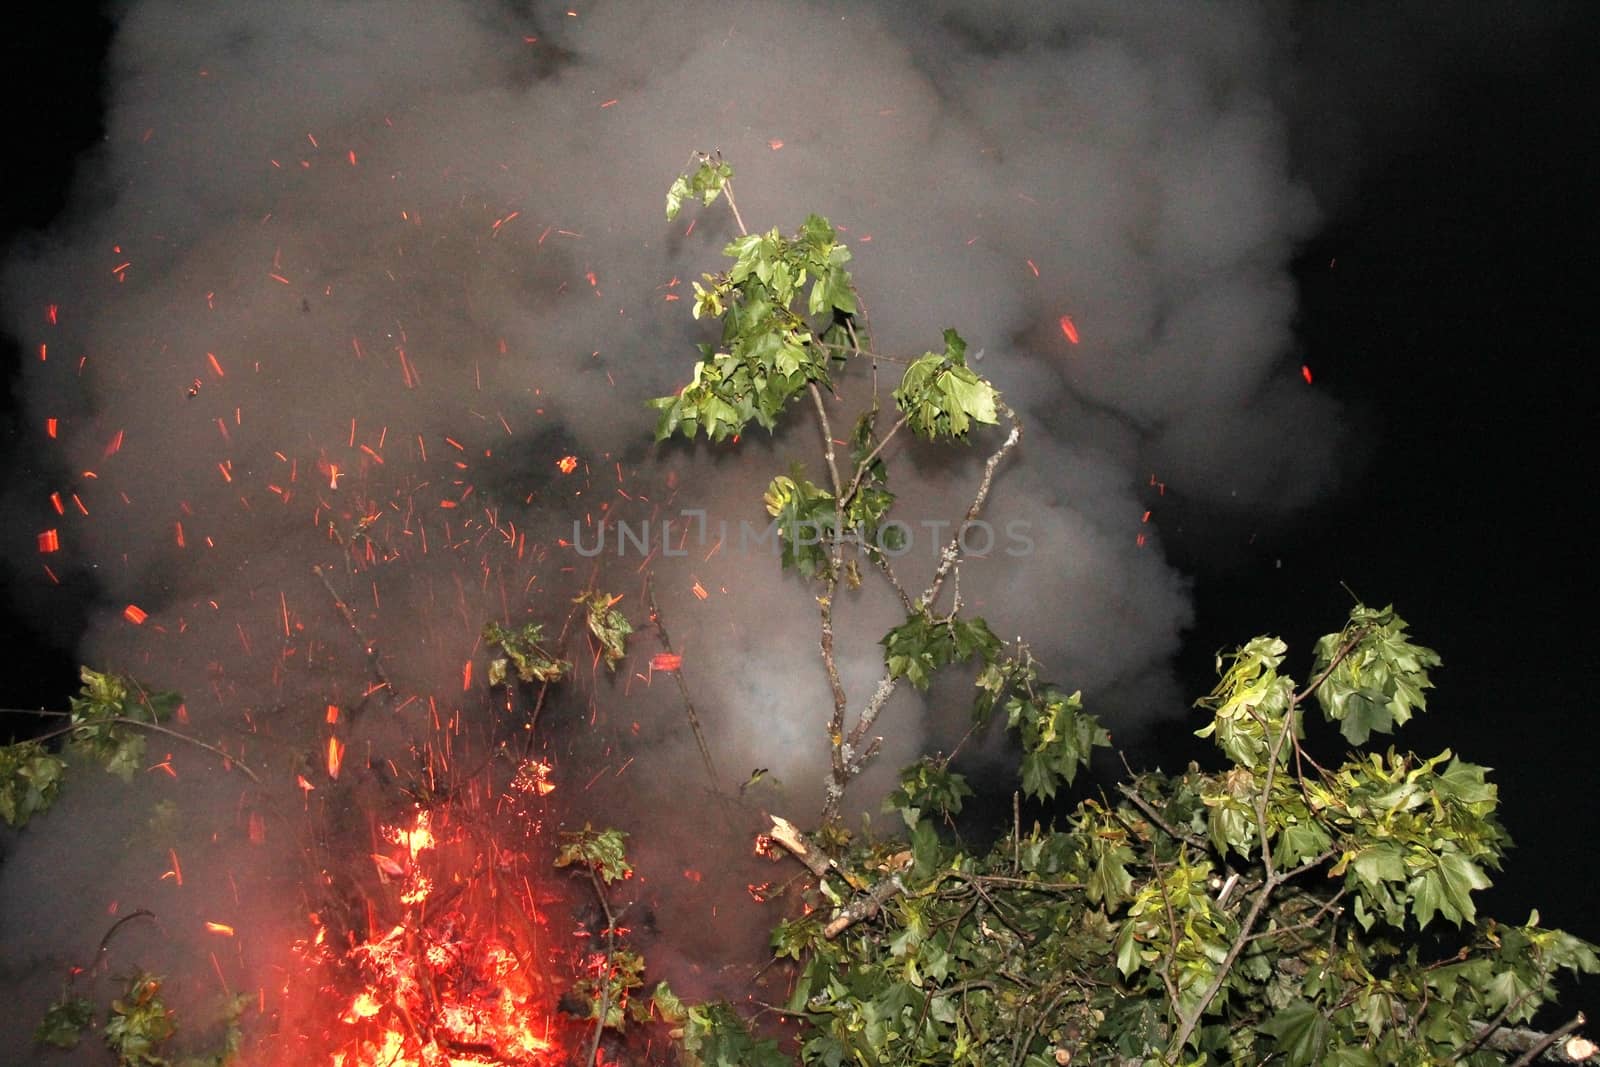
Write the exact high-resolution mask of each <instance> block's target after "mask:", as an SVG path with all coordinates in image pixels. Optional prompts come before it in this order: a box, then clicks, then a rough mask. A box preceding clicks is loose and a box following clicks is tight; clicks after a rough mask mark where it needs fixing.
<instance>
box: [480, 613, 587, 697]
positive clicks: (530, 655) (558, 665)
mask: <svg viewBox="0 0 1600 1067" xmlns="http://www.w3.org/2000/svg"><path fill="white" fill-rule="evenodd" d="M543 640H544V627H543V626H542V625H540V624H539V623H536V622H530V623H526V624H524V625H523V626H521V627H519V628H518V629H516V630H506V629H502V628H501V627H500V625H499V624H498V623H493V622H491V623H488V624H487V625H485V626H484V628H483V643H484V644H486V645H490V646H498V647H499V648H500V650H501V651H503V652H504V653H505V654H506V658H508V659H510V661H511V662H512V663H514V664H516V667H517V677H518V678H520V679H522V681H524V682H558V681H560V680H561V678H562V676H563V675H565V674H566V673H567V671H568V670H570V669H571V667H572V665H571V664H570V663H568V662H567V661H566V660H563V659H556V658H555V657H554V656H552V655H551V654H550V653H549V652H547V651H546V650H545V648H544V646H543V645H542V644H541V643H540V642H541V641H543ZM505 680H506V660H505V659H496V660H491V661H490V663H489V684H490V685H491V686H495V685H501V684H503V683H504V682H505Z"/></svg>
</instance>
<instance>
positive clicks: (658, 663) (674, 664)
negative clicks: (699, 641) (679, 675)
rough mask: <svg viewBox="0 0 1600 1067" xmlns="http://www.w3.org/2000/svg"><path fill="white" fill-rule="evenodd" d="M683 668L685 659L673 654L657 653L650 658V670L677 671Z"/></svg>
mask: <svg viewBox="0 0 1600 1067" xmlns="http://www.w3.org/2000/svg"><path fill="white" fill-rule="evenodd" d="M681 666H683V657H682V656H680V655H677V654H676V653H673V652H657V653H656V654H655V655H654V656H651V657H650V669H651V670H653V671H675V670H677V669H678V668H679V667H681Z"/></svg>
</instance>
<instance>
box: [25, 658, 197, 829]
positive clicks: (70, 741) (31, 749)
mask: <svg viewBox="0 0 1600 1067" xmlns="http://www.w3.org/2000/svg"><path fill="white" fill-rule="evenodd" d="M79 677H80V678H81V679H82V682H83V686H82V688H81V689H80V690H79V692H78V695H77V696H75V697H73V698H72V700H71V705H70V707H71V710H69V711H67V712H59V711H53V712H40V713H39V714H42V715H47V716H50V717H52V718H57V719H61V720H63V721H64V725H63V726H61V727H60V728H59V729H56V730H53V731H51V732H50V733H49V734H47V735H46V736H45V737H43V738H39V739H36V740H31V741H19V742H16V743H14V744H10V745H0V819H4V820H5V821H6V823H7V824H8V825H11V826H23V825H26V823H27V822H28V820H29V819H31V818H33V816H35V815H38V814H40V813H42V812H44V811H47V810H49V808H50V805H51V804H53V803H54V802H55V799H56V796H57V794H58V793H59V792H60V789H61V781H62V777H63V776H64V775H65V773H66V766H67V765H66V761H64V760H63V759H61V758H60V757H59V756H56V755H55V754H54V753H52V752H51V751H50V750H49V749H48V748H47V747H46V746H45V743H44V742H45V741H47V740H49V739H50V738H56V737H61V738H64V739H65V745H66V748H67V749H68V750H69V751H71V752H73V753H76V754H78V755H81V756H84V757H86V758H88V759H91V760H94V761H96V762H98V763H99V764H100V765H101V766H103V767H105V769H106V770H107V771H108V772H110V773H111V774H114V775H116V776H117V777H118V778H121V779H122V780H123V781H125V782H128V781H132V780H133V775H134V772H135V771H138V770H141V769H143V767H144V753H145V737H144V735H145V731H146V730H148V729H149V728H151V727H156V726H159V724H160V723H162V722H163V721H165V720H166V719H169V718H171V717H172V714H173V712H174V711H176V710H177V708H178V706H179V705H180V704H181V703H182V702H183V699H182V698H181V697H180V696H179V695H178V694H177V693H171V692H160V691H152V690H149V689H146V688H145V687H144V686H142V685H140V684H139V683H138V682H135V681H133V680H132V679H130V678H127V677H124V676H123V675H120V674H110V673H102V672H100V671H95V670H90V669H89V668H88V667H82V668H79Z"/></svg>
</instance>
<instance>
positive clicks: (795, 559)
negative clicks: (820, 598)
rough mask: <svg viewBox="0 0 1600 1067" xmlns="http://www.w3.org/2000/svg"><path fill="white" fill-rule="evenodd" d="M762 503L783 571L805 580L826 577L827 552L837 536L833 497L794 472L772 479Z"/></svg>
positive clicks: (829, 565)
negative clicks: (774, 532)
mask: <svg viewBox="0 0 1600 1067" xmlns="http://www.w3.org/2000/svg"><path fill="white" fill-rule="evenodd" d="M762 502H763V503H764V504H765V505H766V507H767V514H768V515H771V516H772V518H773V520H774V525H775V526H776V527H777V534H778V543H779V545H780V546H781V551H780V556H779V558H780V560H781V561H782V564H783V567H784V569H785V570H788V569H793V570H797V571H799V572H800V574H801V575H802V576H804V577H806V578H814V577H816V576H817V575H819V574H826V573H828V572H829V570H830V568H831V563H830V558H831V557H830V555H829V550H830V549H831V548H832V546H833V539H834V534H835V533H836V532H837V531H835V529H834V518H835V515H836V511H835V501H834V497H833V494H832V493H830V492H828V491H827V490H826V489H823V488H822V487H821V486H819V485H815V484H813V483H812V482H810V481H807V480H806V478H805V475H804V474H803V472H801V471H800V470H798V469H796V470H795V471H793V472H792V473H791V474H789V475H782V474H780V475H778V476H777V477H776V478H774V479H772V482H771V484H769V485H768V486H767V491H766V493H765V494H764V495H763V497H762Z"/></svg>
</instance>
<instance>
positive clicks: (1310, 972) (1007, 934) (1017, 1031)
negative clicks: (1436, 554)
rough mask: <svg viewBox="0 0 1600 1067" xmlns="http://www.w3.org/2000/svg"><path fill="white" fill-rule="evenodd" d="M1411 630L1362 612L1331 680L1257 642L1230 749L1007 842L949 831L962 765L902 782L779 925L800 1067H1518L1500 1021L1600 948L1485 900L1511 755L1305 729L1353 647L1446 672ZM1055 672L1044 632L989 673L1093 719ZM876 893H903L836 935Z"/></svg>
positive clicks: (1014, 690)
mask: <svg viewBox="0 0 1600 1067" xmlns="http://www.w3.org/2000/svg"><path fill="white" fill-rule="evenodd" d="M1403 625H1404V624H1403V623H1401V622H1400V621H1399V620H1398V619H1396V618H1394V617H1393V614H1392V611H1390V610H1389V609H1385V613H1372V612H1369V611H1368V610H1367V609H1365V608H1361V607H1358V608H1357V609H1356V610H1355V611H1354V612H1353V613H1352V619H1351V623H1350V625H1348V626H1347V627H1346V628H1345V629H1343V630H1341V631H1340V632H1339V633H1338V634H1334V635H1331V638H1330V639H1325V641H1324V643H1322V644H1321V645H1320V646H1319V647H1320V648H1323V649H1326V650H1327V651H1326V652H1325V653H1319V655H1318V660H1317V674H1318V677H1319V679H1320V681H1318V682H1315V683H1313V685H1311V686H1309V687H1307V690H1305V691H1297V690H1296V688H1295V684H1294V682H1293V680H1292V679H1290V678H1288V677H1287V676H1285V675H1283V674H1282V673H1281V666H1282V661H1283V658H1284V654H1285V652H1286V649H1285V648H1284V646H1283V644H1282V642H1280V641H1277V640H1276V639H1274V638H1258V639H1256V640H1254V641H1251V642H1247V643H1246V644H1245V645H1244V646H1242V647H1241V648H1239V649H1238V650H1236V651H1235V652H1234V653H1232V654H1230V655H1228V656H1226V657H1221V658H1219V671H1220V674H1221V677H1220V678H1219V682H1218V685H1217V687H1216V689H1215V690H1214V691H1213V693H1212V694H1211V695H1210V696H1209V697H1207V698H1206V699H1205V700H1203V701H1201V702H1200V706H1201V707H1202V708H1203V709H1204V711H1205V713H1207V714H1208V715H1209V719H1210V721H1209V722H1208V723H1207V725H1206V726H1205V727H1203V728H1202V730H1201V733H1203V734H1204V735H1205V736H1208V737H1211V738H1212V739H1213V740H1214V741H1215V742H1216V744H1217V746H1218V750H1219V752H1220V754H1221V755H1222V756H1223V760H1224V762H1223V765H1222V766H1221V767H1219V768H1218V769H1216V770H1209V771H1208V770H1202V769H1201V768H1199V767H1198V766H1196V765H1191V766H1190V767H1189V768H1188V769H1187V770H1186V771H1185V772H1184V773H1182V774H1180V775H1177V776H1167V775H1163V774H1161V773H1160V772H1155V771H1152V772H1146V773H1143V774H1139V775H1136V776H1134V777H1133V778H1132V779H1131V780H1130V781H1128V782H1126V783H1124V785H1123V787H1122V790H1121V792H1120V794H1119V799H1118V801H1117V802H1116V803H1110V802H1107V801H1105V800H1104V799H1085V800H1083V801H1081V802H1080V803H1079V804H1078V805H1077V807H1076V809H1075V810H1074V811H1073V812H1072V813H1071V814H1070V815H1068V816H1067V817H1066V818H1065V819H1063V820H1062V821H1061V823H1060V824H1059V825H1045V824H1041V823H1035V824H1034V825H1033V826H1032V828H1031V829H1029V830H1027V831H1026V832H1024V831H1023V830H1022V828H1021V827H1018V828H1017V830H1016V832H1014V833H1012V834H1010V835H1007V836H1005V837H1003V838H1001V839H1000V840H998V841H997V842H995V844H994V845H993V847H992V848H990V849H988V850H978V851H974V850H972V849H970V848H969V847H967V846H965V845H964V844H963V843H962V842H961V840H960V839H959V838H958V837H956V836H955V835H954V834H953V833H951V832H950V831H949V830H941V829H940V823H942V822H945V821H947V819H948V818H949V817H950V816H953V815H955V814H957V813H959V812H960V810H961V806H962V801H963V799H964V798H966V797H967V796H969V795H970V787H968V786H967V785H966V783H965V781H964V780H963V779H962V778H961V776H960V775H958V774H956V773H954V772H951V771H950V770H949V769H948V767H946V766H945V765H943V764H942V763H939V762H937V761H927V760H925V761H922V762H921V763H919V764H916V765H913V766H912V767H910V768H907V770H906V771H905V772H903V773H902V775H901V779H900V786H899V788H897V789H896V790H895V791H894V792H893V793H891V794H890V797H889V801H888V806H889V807H890V808H891V809H892V810H894V811H895V812H897V813H898V814H899V815H900V818H901V821H902V822H903V823H904V825H905V827H906V828H907V831H908V833H907V836H906V837H905V838H904V839H899V840H897V839H893V838H888V839H881V840H862V841H858V842H855V843H853V844H852V845H851V846H850V847H849V848H848V850H846V851H845V852H844V853H842V854H841V855H840V856H838V857H836V863H837V865H838V866H837V870H838V872H839V873H838V875H837V877H835V876H833V875H829V876H827V877H824V878H821V879H819V880H818V883H817V885H816V887H815V889H814V891H813V894H812V896H811V897H810V898H809V900H808V905H807V907H808V910H807V911H806V912H805V913H803V914H800V915H797V916H795V917H792V918H790V919H787V920H784V921H783V922H780V923H779V925H778V926H777V927H776V928H775V930H774V933H773V942H772V943H773V949H774V953H775V955H777V956H778V957H780V958H782V959H785V960H788V961H791V962H792V966H793V967H794V968H795V973H796V977H795V985H794V993H793V996H792V997H791V999H790V1000H789V1002H788V1003H787V1004H786V1005H785V1006H784V1008H785V1010H786V1011H787V1012H790V1013H792V1014H793V1016H794V1017H796V1018H798V1019H799V1020H801V1022H802V1023H803V1024H804V1036H803V1037H802V1039H801V1042H800V1049H799V1058H800V1061H801V1062H803V1063H808V1064H827V1065H842V1064H890V1063H893V1064H902V1063H904V1064H930V1065H931V1064H936V1063H939V1064H947V1063H966V1064H993V1063H1013V1064H1015V1063H1023V1064H1030V1065H1031V1064H1039V1065H1043V1064H1050V1063H1061V1062H1072V1063H1117V1064H1156V1063H1210V1064H1218V1063H1241V1064H1250V1063H1266V1062H1268V1061H1271V1062H1274V1063H1284V1064H1289V1065H1305V1067H1309V1065H1315V1064H1328V1063H1332V1064H1349V1065H1361V1067H1380V1065H1388V1064H1418V1065H1421V1064H1429V1065H1435V1064H1436V1065H1444V1064H1449V1063H1463V1064H1469V1065H1488V1064H1499V1063H1504V1062H1506V1055H1505V1053H1503V1052H1501V1051H1499V1050H1498V1048H1497V1046H1496V1045H1495V1044H1494V1041H1493V1040H1492V1038H1493V1036H1494V1030H1495V1028H1497V1027H1500V1026H1504V1025H1508V1024H1516V1023H1522V1022H1526V1021H1527V1020H1529V1019H1531V1018H1532V1017H1533V1015H1534V1013H1535V1012H1536V1011H1537V1010H1538V1009H1539V1008H1540V1007H1541V1006H1542V1005H1544V1004H1546V1003H1548V1002H1550V1000H1551V998H1552V997H1553V996H1554V992H1553V982H1554V980H1555V978H1556V976H1557V975H1558V974H1559V973H1562V972H1565V973H1569V974H1577V973H1595V972H1596V971H1600V959H1597V956H1596V949H1595V947H1594V946H1592V945H1589V944H1587V943H1585V942H1583V941H1581V940H1580V939H1578V938H1575V937H1572V936H1571V935H1569V934H1566V933H1563V932H1561V931H1559V930H1547V929H1544V928H1543V927H1541V926H1540V924H1539V920H1538V916H1537V915H1536V914H1535V915H1534V916H1533V917H1531V918H1530V919H1529V921H1528V922H1527V923H1525V924H1522V925H1506V924H1502V923H1497V922H1495V921H1493V920H1487V919H1480V918H1479V917H1478V915H1477V911H1476V908H1475V906H1474V903H1473V894H1474V893H1476V892H1477V891H1478V890H1480V889H1482V888H1484V887H1486V886H1487V885H1488V872H1489V871H1492V870H1493V869H1495V868H1496V867H1498V865H1499V862H1500V859H1501V857H1502V855H1503V853H1504V850H1505V848H1506V847H1507V845H1508V844H1509V842H1508V840H1507V838H1506V836H1505V833H1504V831H1503V830H1502V829H1501V828H1500V826H1499V824H1498V822H1497V821H1496V819H1495V807H1496V803H1497V801H1498V796H1497V792H1496V790H1495V787H1494V786H1493V784H1492V783H1490V782H1489V780H1488V778H1487V774H1486V770H1485V768H1482V767H1479V766H1476V765H1474V764H1471V763H1468V762H1466V761H1464V760H1461V759H1459V758H1458V757H1456V756H1454V755H1453V754H1452V753H1450V752H1448V751H1446V752H1442V753H1439V754H1438V755H1436V756H1433V757H1428V758H1422V757H1418V756H1415V755H1412V754H1401V753H1398V752H1396V751H1394V750H1393V749H1390V750H1388V751H1385V752H1362V751H1353V752H1350V753H1349V754H1348V755H1347V756H1346V757H1345V758H1344V760H1343V761H1341V762H1340V763H1338V764H1337V765H1336V766H1331V767H1329V768H1323V767H1321V766H1319V765H1317V764H1316V763H1315V762H1314V761H1313V760H1312V757H1311V754H1310V752H1309V751H1307V750H1306V749H1305V747H1304V745H1305V743H1306V742H1305V738H1304V737H1303V729H1304V725H1305V724H1304V723H1303V721H1302V718H1301V716H1300V710H1301V705H1302V703H1304V702H1307V701H1309V699H1310V697H1311V696H1312V695H1313V694H1315V693H1317V691H1318V688H1319V686H1321V685H1327V684H1329V683H1330V681H1331V680H1332V679H1334V678H1337V677H1339V676H1340V675H1339V670H1338V666H1339V663H1340V662H1342V661H1345V660H1349V659H1351V658H1352V657H1353V656H1354V655H1355V654H1356V653H1357V652H1360V653H1361V654H1362V662H1363V673H1362V675H1361V678H1362V679H1363V680H1365V681H1367V682H1368V683H1369V684H1370V680H1371V679H1372V678H1374V677H1389V678H1395V677H1400V676H1403V675H1404V674H1405V672H1406V671H1407V670H1409V669H1410V667H1409V665H1410V664H1412V663H1416V664H1418V665H1422V664H1425V663H1427V664H1436V663H1437V657H1435V656H1434V655H1433V654H1432V653H1431V652H1428V651H1427V650H1422V649H1418V648H1416V647H1415V646H1411V645H1410V644H1409V642H1397V641H1394V640H1392V639H1391V638H1390V637H1385V636H1383V635H1385V634H1387V635H1392V634H1394V633H1395V632H1396V630H1397V629H1403ZM1374 633H1377V634H1378V635H1379V636H1378V638H1377V639H1374V636H1373V635H1374ZM1369 651H1371V652H1372V654H1371V655H1370V656H1368V655H1367V653H1368V652H1369ZM1330 668H1331V669H1330ZM1034 673H1035V670H1034V666H1033V663H1032V661H1031V659H1030V658H1029V657H1028V656H1027V653H1026V650H1025V649H1022V650H1018V651H1017V652H1016V653H1014V654H1013V655H1010V656H1001V657H997V658H996V659H995V660H994V662H993V663H991V664H989V665H988V666H986V667H985V669H984V671H983V672H982V674H981V675H980V684H979V691H980V694H982V696H981V698H980V705H987V707H988V708H989V709H990V710H992V709H993V708H996V707H1007V708H1010V707H1012V706H1013V705H1017V706H1020V707H1021V708H1022V709H1024V710H1022V711H1021V712H1020V713H1012V714H1013V717H1015V718H1017V719H1019V720H1020V722H1019V728H1020V729H1021V730H1022V731H1023V737H1024V747H1025V748H1026V747H1027V745H1028V744H1030V743H1032V742H1030V741H1029V733H1028V731H1029V727H1028V726H1027V723H1028V722H1029V721H1030V720H1031V721H1033V722H1035V723H1044V722H1045V721H1046V720H1045V718H1043V716H1045V715H1047V714H1049V713H1051V712H1050V709H1052V708H1055V709H1057V710H1056V711H1055V712H1054V714H1058V715H1059V714H1061V713H1062V712H1063V711H1064V710H1065V709H1067V708H1071V709H1072V716H1073V717H1074V720H1076V719H1077V717H1078V716H1080V715H1081V717H1082V721H1085V722H1089V723H1092V722H1093V720H1092V718H1091V717H1089V716H1087V715H1086V714H1084V713H1081V711H1079V710H1078V709H1077V701H1076V699H1075V698H1067V697H1064V696H1063V695H1062V694H1061V693H1060V692H1059V690H1056V689H1054V688H1053V687H1050V686H1048V685H1044V684H1041V683H1039V682H1037V680H1036V679H1035V678H1034V677H1033V674H1034ZM1318 703H1321V700H1320V699H1319V701H1318ZM1330 703H1332V702H1331V701H1330ZM1346 706H1348V704H1346ZM1324 707H1325V709H1326V707H1327V705H1324ZM1334 708H1335V711H1327V710H1325V714H1324V718H1325V720H1326V721H1327V722H1329V723H1330V724H1334V725H1337V724H1339V723H1341V722H1342V721H1343V720H1341V719H1339V718H1337V717H1336V710H1337V705H1334ZM980 710H982V708H981V707H980ZM1036 729H1037V730H1038V734H1037V735H1036V738H1037V737H1042V736H1044V734H1045V733H1047V732H1048V731H1047V730H1046V729H1044V727H1043V726H1039V727H1036ZM1077 729H1079V727H1077V726H1076V725H1075V726H1074V728H1073V730H1069V731H1068V732H1069V733H1071V732H1074V731H1075V730H1077ZM1057 732H1059V729H1058V731H1057ZM1078 736H1079V738H1080V740H1079V741H1077V742H1075V745H1076V746H1077V747H1080V748H1083V749H1084V750H1085V754H1086V752H1087V749H1088V748H1089V747H1092V744H1085V743H1084V742H1083V741H1082V739H1081V738H1082V735H1081V734H1079V735H1078ZM1023 773H1024V784H1025V785H1026V778H1027V772H1026V770H1024V772H1023ZM1029 791H1030V792H1031V793H1034V794H1035V795H1048V794H1044V792H1043V789H1042V787H1040V786H1039V785H1037V784H1036V785H1035V787H1034V788H1033V789H1031V790H1029ZM891 879H892V880H894V884H893V885H888V884H887V883H888V882H889V881H890V880H891ZM863 893H867V894H871V895H874V896H882V898H883V903H882V906H881V908H879V909H878V910H877V911H876V912H873V913H872V914H871V916H870V917H869V918H868V919H866V920H865V921H861V922H858V923H856V924H854V925H852V926H850V927H848V928H847V929H846V930H845V932H844V933H843V934H842V935H840V936H838V937H834V938H830V937H828V936H827V933H826V930H827V926H828V923H829V922H830V917H831V916H835V915H838V914H839V913H840V912H841V911H842V910H843V909H844V908H845V907H846V906H847V905H849V904H850V903H851V902H852V900H857V899H859V898H860V895H861V894H863ZM1441 919H1442V920H1444V923H1443V924H1442V926H1443V928H1442V929H1441V928H1440V927H1441V922H1440V920H1441ZM1423 930H1428V931H1430V933H1431V935H1432V936H1430V937H1428V938H1424V937H1421V936H1419V935H1420V934H1421V932H1422V931H1423ZM708 1018H712V1019H714V1020H715V1022H714V1025H715V1027H716V1029H717V1032H718V1034H719V1035H727V1034H734V1033H743V1032H744V1031H743V1028H742V1024H741V1023H739V1022H738V1020H737V1018H735V1017H730V1016H728V1015H719V1016H714V1017H713V1016H708ZM727 1039H728V1040H734V1038H733V1037H728V1038H727Z"/></svg>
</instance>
